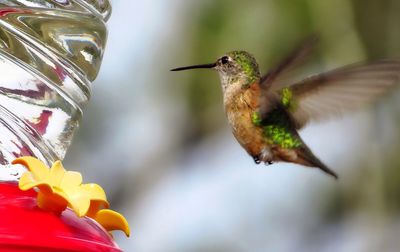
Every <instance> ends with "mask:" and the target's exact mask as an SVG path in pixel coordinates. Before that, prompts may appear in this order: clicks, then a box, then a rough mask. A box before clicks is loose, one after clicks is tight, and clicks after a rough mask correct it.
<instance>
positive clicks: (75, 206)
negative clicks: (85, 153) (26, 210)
mask: <svg viewBox="0 0 400 252" xmlns="http://www.w3.org/2000/svg"><path fill="white" fill-rule="evenodd" d="M12 163H13V164H21V165H24V166H25V167H26V168H27V169H28V170H29V171H27V172H25V173H24V174H23V175H22V177H21V178H20V180H19V188H20V189H21V190H24V191H26V190H29V189H32V188H38V189H39V190H38V196H37V202H38V206H39V207H40V208H41V209H43V210H46V211H51V212H54V213H56V214H60V213H61V212H62V211H64V210H65V209H66V208H67V207H70V208H71V209H72V210H73V211H74V212H75V213H76V215H78V216H79V217H82V216H85V215H86V216H88V217H91V218H93V219H94V220H96V221H97V222H98V223H99V224H100V225H102V226H103V227H104V228H105V229H106V230H107V231H112V230H122V231H123V232H124V233H125V234H126V235H127V236H129V234H130V230H129V225H128V222H127V221H126V219H125V218H124V217H123V216H122V215H121V214H119V213H117V212H115V211H112V210H109V209H104V208H108V207H109V203H108V201H107V198H106V194H105V192H104V190H103V188H101V187H100V186H99V185H97V184H82V175H81V174H80V173H79V172H73V171H66V170H65V169H64V167H63V166H62V164H61V161H56V162H54V164H53V165H52V167H51V168H50V169H49V168H48V167H47V166H46V165H45V164H44V163H43V162H42V161H40V160H38V159H37V158H34V157H29V156H27V157H20V158H17V159H15V160H14V161H13V162H12Z"/></svg>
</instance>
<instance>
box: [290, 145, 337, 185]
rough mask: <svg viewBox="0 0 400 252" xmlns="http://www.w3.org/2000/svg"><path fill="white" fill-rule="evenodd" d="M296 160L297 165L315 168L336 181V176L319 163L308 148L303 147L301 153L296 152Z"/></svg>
mask: <svg viewBox="0 0 400 252" xmlns="http://www.w3.org/2000/svg"><path fill="white" fill-rule="evenodd" d="M297 155H298V158H299V159H300V160H298V161H300V162H299V163H301V164H303V165H306V166H311V167H317V168H319V169H321V170H322V171H324V172H325V173H327V174H329V175H331V176H332V177H334V178H335V179H338V178H339V177H338V175H337V174H336V173H335V172H334V171H332V170H331V169H329V168H328V167H327V166H326V165H325V164H324V163H322V162H321V160H319V159H318V158H317V157H316V156H315V155H314V154H313V153H312V152H311V150H310V149H309V148H307V147H303V148H301V151H298V152H297Z"/></svg>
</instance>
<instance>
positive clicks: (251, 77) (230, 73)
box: [171, 51, 260, 90]
mask: <svg viewBox="0 0 400 252" xmlns="http://www.w3.org/2000/svg"><path fill="white" fill-rule="evenodd" d="M195 68H211V69H215V70H217V71H218V73H219V77H220V79H221V85H222V88H223V89H224V90H225V89H226V88H228V87H230V86H231V85H235V86H236V85H240V86H241V87H244V88H245V87H247V86H249V85H250V84H251V83H253V82H254V81H257V80H258V79H259V78H260V70H259V68H258V64H257V61H256V59H255V58H254V57H253V55H251V54H250V53H248V52H246V51H232V52H228V53H227V54H225V55H223V56H222V57H220V58H219V59H217V61H216V62H215V63H211V64H203V65H194V66H187V67H179V68H175V69H172V70H171V71H181V70H187V69H195Z"/></svg>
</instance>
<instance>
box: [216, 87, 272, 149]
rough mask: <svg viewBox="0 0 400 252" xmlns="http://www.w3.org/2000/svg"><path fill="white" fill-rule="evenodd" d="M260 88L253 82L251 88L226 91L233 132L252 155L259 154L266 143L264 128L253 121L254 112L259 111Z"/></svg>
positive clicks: (225, 102) (225, 104)
mask: <svg viewBox="0 0 400 252" xmlns="http://www.w3.org/2000/svg"><path fill="white" fill-rule="evenodd" d="M259 103H260V88H259V85H258V83H253V84H252V85H250V87H249V88H246V89H243V88H241V87H240V86H238V88H236V87H231V88H230V89H228V90H225V92H224V106H225V113H226V116H227V118H228V122H229V124H230V126H231V127H232V132H233V135H234V136H235V138H236V139H237V141H238V142H239V143H240V145H241V146H242V147H243V148H245V149H246V151H247V152H248V153H249V154H250V155H251V156H253V157H254V156H258V155H259V154H260V153H261V152H262V151H263V148H264V147H265V145H266V141H265V139H264V137H263V132H262V128H261V127H258V126H256V125H254V123H253V122H252V116H253V113H254V112H256V111H258V108H259Z"/></svg>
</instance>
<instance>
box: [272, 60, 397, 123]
mask: <svg viewBox="0 0 400 252" xmlns="http://www.w3.org/2000/svg"><path fill="white" fill-rule="evenodd" d="M399 80H400V61H398V60H382V61H378V62H374V63H367V64H354V65H349V66H345V67H342V68H339V69H335V70H332V71H329V72H326V73H322V74H318V75H315V76H311V77H309V78H307V79H305V80H303V81H301V82H299V83H297V84H296V83H295V84H294V85H291V86H289V87H288V88H284V89H281V91H278V93H279V94H280V97H281V98H283V96H282V95H283V93H284V92H283V91H284V90H285V91H286V95H289V96H287V97H286V98H290V99H291V101H290V104H291V108H290V109H289V111H290V112H291V115H292V116H293V119H294V121H295V123H296V127H297V128H301V127H302V126H304V125H305V124H306V123H307V122H308V121H310V120H321V119H325V118H327V117H330V116H332V115H338V114H341V113H343V112H345V111H347V110H354V109H357V108H359V107H362V106H363V105H366V104H368V103H371V102H373V101H375V100H376V99H377V98H378V97H380V96H382V95H384V94H385V93H387V92H388V90H390V88H392V87H394V86H397V84H399ZM282 102H283V100H282Z"/></svg>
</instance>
